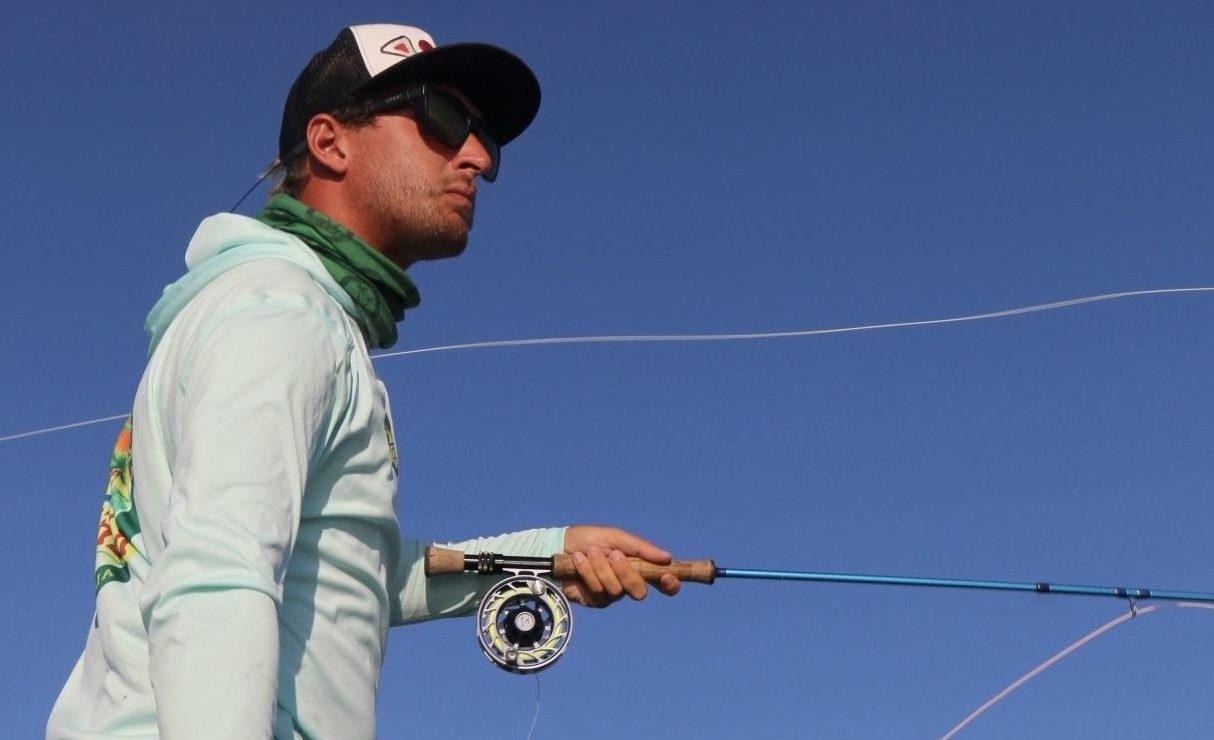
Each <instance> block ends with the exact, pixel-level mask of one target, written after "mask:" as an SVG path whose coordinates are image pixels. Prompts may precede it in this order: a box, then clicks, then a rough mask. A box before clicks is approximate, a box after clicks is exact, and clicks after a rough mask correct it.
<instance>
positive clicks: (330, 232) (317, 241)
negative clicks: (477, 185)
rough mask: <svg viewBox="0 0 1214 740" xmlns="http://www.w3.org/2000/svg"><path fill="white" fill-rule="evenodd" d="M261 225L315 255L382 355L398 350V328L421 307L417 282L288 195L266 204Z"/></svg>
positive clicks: (260, 219)
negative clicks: (408, 312) (409, 311)
mask: <svg viewBox="0 0 1214 740" xmlns="http://www.w3.org/2000/svg"><path fill="white" fill-rule="evenodd" d="M257 220H259V221H261V222H262V223H265V224H267V225H269V226H273V227H274V228H276V229H278V230H279V231H285V232H287V233H288V234H293V235H295V236H297V237H299V238H300V239H302V240H303V242H304V243H305V244H307V245H308V246H309V247H311V248H312V251H314V252H316V256H317V257H319V258H320V261H321V262H322V263H323V264H324V266H325V269H326V270H328V271H329V274H330V275H332V276H333V279H334V280H335V281H337V284H338V285H340V286H341V287H342V288H343V289H344V290H345V291H346V292H347V293H349V294H350V298H351V299H352V300H353V301H354V303H355V304H357V305H358V307H359V308H361V309H362V311H363V314H364V315H363V316H361V317H355V318H356V319H358V321H359V323H360V325H361V324H362V323H363V321H366V322H367V323H369V324H370V326H366V325H364V326H363V327H362V329H363V333H365V334H366V335H367V336H368V337H370V338H371V339H372V340H373V341H375V342H376V345H377V346H378V347H380V348H381V349H387V348H388V347H391V346H392V345H393V344H396V323H397V322H398V321H401V320H403V319H404V318H405V309H406V308H414V307H416V306H417V305H418V304H419V303H421V295H420V294H419V293H418V292H417V288H416V287H414V285H413V281H412V280H410V279H409V276H408V275H406V274H405V271H404V270H402V269H400V267H398V266H397V265H396V263H394V262H393V261H392V260H390V259H388V258H387V257H385V256H384V255H383V254H381V253H380V252H379V251H378V250H377V249H375V248H374V247H372V246H371V245H370V244H367V243H366V242H364V241H363V240H362V239H359V238H358V237H357V236H355V235H354V234H353V233H351V232H350V230H349V229H347V228H346V227H344V226H342V225H341V224H339V223H337V222H336V221H334V220H333V219H331V218H329V217H328V216H326V215H325V214H323V213H321V212H320V211H317V210H316V209H314V208H309V207H308V206H306V205H304V204H303V203H300V202H299V201H297V200H295V199H294V198H292V197H291V196H289V195H286V194H284V193H279V194H277V195H275V196H273V197H272V198H270V200H268V201H266V205H265V208H262V209H261V213H259V214H257Z"/></svg>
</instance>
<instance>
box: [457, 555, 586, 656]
mask: <svg viewBox="0 0 1214 740" xmlns="http://www.w3.org/2000/svg"><path fill="white" fill-rule="evenodd" d="M572 633H573V621H572V614H571V609H570V607H569V599H567V598H565V594H563V593H561V590H560V588H559V587H557V586H556V584H554V583H552V582H551V581H549V580H548V579H546V578H541V577H540V576H538V575H534V574H531V573H517V574H514V575H511V576H509V577H507V578H504V579H502V580H501V581H499V582H498V583H497V584H495V585H494V586H493V588H491V589H489V591H488V593H486V594H485V597H484V598H483V599H481V605H480V608H479V609H477V612H476V636H477V639H478V640H479V641H480V645H481V650H482V651H484V653H485V657H487V658H488V659H489V661H490V662H492V663H494V664H496V665H497V666H498V667H499V668H502V669H503V670H507V671H510V672H511V673H534V672H536V671H541V670H543V669H545V668H547V667H548V666H550V665H552V664H553V663H554V662H556V659H557V658H559V657H561V655H563V654H564V653H565V648H567V647H569V637H570V636H571V635H572Z"/></svg>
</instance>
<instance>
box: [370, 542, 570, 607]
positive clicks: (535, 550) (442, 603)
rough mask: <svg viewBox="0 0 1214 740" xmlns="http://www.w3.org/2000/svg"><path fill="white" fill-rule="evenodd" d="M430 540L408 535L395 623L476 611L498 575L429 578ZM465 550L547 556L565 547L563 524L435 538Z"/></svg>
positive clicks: (398, 581) (398, 572)
mask: <svg viewBox="0 0 1214 740" xmlns="http://www.w3.org/2000/svg"><path fill="white" fill-rule="evenodd" d="M430 544H431V543H430V542H425V541H422V540H413V539H406V540H405V541H404V547H403V548H402V550H401V561H400V565H399V567H398V568H397V570H396V580H395V582H394V584H393V586H394V590H395V593H394V594H393V597H394V601H393V604H392V615H391V616H392V626H394V627H395V626H398V625H402V624H410V623H412V622H423V621H426V620H428V619H440V618H442V617H458V616H464V615H468V614H472V613H474V612H475V611H476V608H477V606H478V605H479V603H480V600H481V598H483V597H484V595H485V592H487V591H488V590H489V588H490V587H492V586H493V584H495V583H497V579H494V578H487V577H485V576H478V575H476V574H475V573H467V574H461V575H445V576H437V577H435V578H428V577H427V576H426V574H425V570H424V568H425V554H426V547H427V546H428V545H430ZM434 544H437V545H439V546H440V547H447V548H450V549H452V550H461V551H463V552H504V553H509V554H511V555H530V556H539V557H548V556H550V555H555V554H557V553H560V552H564V551H565V528H564V527H555V528H551V529H528V530H524V531H522V532H514V533H512V534H500V535H497V536H496V537H480V538H477V539H473V540H462V541H459V542H438V543H434Z"/></svg>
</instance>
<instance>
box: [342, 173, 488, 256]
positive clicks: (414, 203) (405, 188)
mask: <svg viewBox="0 0 1214 740" xmlns="http://www.w3.org/2000/svg"><path fill="white" fill-rule="evenodd" d="M368 200H369V201H371V202H369V203H366V207H368V208H370V209H372V210H373V211H374V212H375V213H376V215H377V216H379V217H380V218H381V219H382V221H381V223H384V224H387V225H388V229H387V233H386V235H385V242H386V243H384V244H383V245H381V246H382V248H383V250H384V252H385V253H386V254H387V255H388V256H389V257H390V258H391V259H392V260H393V261H395V262H396V263H397V264H402V265H408V264H412V263H413V262H420V261H423V260H439V259H447V258H450V257H458V256H459V255H460V254H463V252H464V248H465V247H467V245H468V232H469V231H471V229H472V218H473V212H474V210H475V209H474V206H472V205H461V206H456V207H454V208H453V207H452V206H451V205H450V204H449V203H448V202H447V199H446V197H445V194H444V188H443V187H437V188H436V187H425V186H422V185H421V184H417V183H412V184H407V183H401V182H396V183H393V184H391V185H389V184H387V183H381V184H380V186H379V187H375V188H373V189H372V191H371V194H370V197H369V198H368Z"/></svg>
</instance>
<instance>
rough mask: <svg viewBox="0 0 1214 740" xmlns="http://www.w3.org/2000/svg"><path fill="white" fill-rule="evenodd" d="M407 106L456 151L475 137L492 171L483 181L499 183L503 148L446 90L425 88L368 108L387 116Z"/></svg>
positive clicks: (374, 103) (428, 128)
mask: <svg viewBox="0 0 1214 740" xmlns="http://www.w3.org/2000/svg"><path fill="white" fill-rule="evenodd" d="M405 106H409V107H411V108H412V109H413V113H414V114H415V115H416V116H417V120H418V121H419V122H420V123H421V124H422V126H424V127H425V129H426V132H427V133H429V134H430V135H431V136H433V137H434V138H435V139H437V140H438V141H439V142H441V143H443V144H445V145H446V146H449V147H451V148H453V149H458V148H460V147H462V146H463V145H464V141H466V140H467V138H468V134H472V135H474V136H476V138H477V140H478V141H480V143H481V145H482V146H484V147H485V151H486V152H488V153H489V168H488V169H486V170H485V171H484V172H482V173H481V177H483V178H484V179H485V180H486V181H487V182H493V181H494V180H496V179H497V170H498V166H499V165H500V164H501V160H502V148H501V145H499V144H498V143H497V139H496V138H494V136H493V134H491V133H489V129H488V128H486V126H485V122H484V121H482V120H481V119H480V118H479V117H478V116H476V115H475V114H473V113H472V111H470V110H468V108H467V106H465V105H464V104H463V103H461V102H460V101H459V99H458V98H456V97H455V96H454V95H452V94H451V93H448V92H446V91H444V90H435V89H433V88H430V87H428V86H426V85H422V86H421V87H415V88H412V89H409V90H405V91H403V92H399V93H395V94H393V95H389V96H388V97H386V98H383V99H381V100H377V101H374V102H372V103H371V104H370V105H369V106H368V108H367V112H368V113H370V114H377V113H385V112H387V111H390V110H394V109H396V108H402V107H405Z"/></svg>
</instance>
